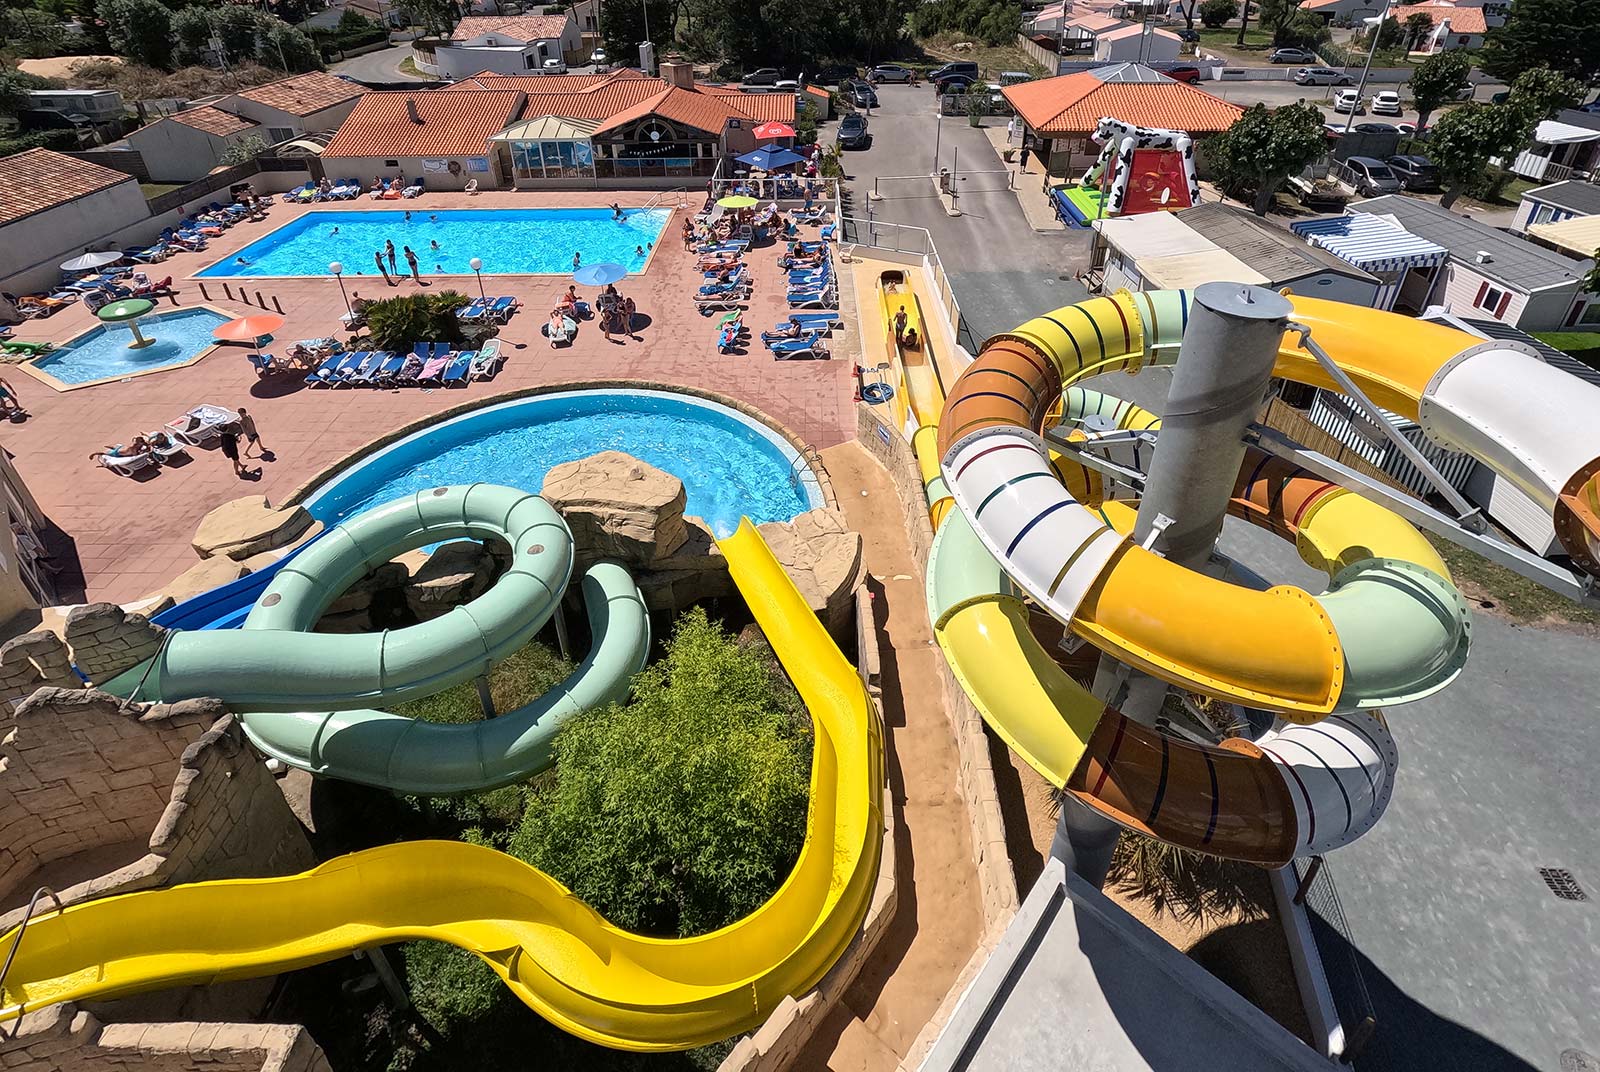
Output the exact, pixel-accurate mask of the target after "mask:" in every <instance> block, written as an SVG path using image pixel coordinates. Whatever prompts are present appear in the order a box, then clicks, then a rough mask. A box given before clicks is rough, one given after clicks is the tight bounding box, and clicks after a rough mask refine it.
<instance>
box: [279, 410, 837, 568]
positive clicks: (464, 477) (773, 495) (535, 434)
mask: <svg viewBox="0 0 1600 1072" xmlns="http://www.w3.org/2000/svg"><path fill="white" fill-rule="evenodd" d="M603 450H620V451H624V452H626V453H628V454H631V455H633V456H634V457H635V458H638V459H640V460H641V461H644V462H647V463H649V464H650V465H653V466H655V467H656V468H658V469H661V470H663V471H664V472H668V473H671V474H672V475H674V476H676V477H677V478H678V479H680V480H682V481H683V485H684V492H685V496H686V498H687V500H688V501H687V505H686V507H685V512H686V513H688V514H691V515H693V516H696V517H700V518H703V519H704V520H705V522H706V524H708V525H710V526H711V529H712V531H713V532H714V533H716V535H717V536H719V537H720V536H727V535H730V534H731V533H732V532H733V531H734V529H736V528H737V527H738V525H739V518H740V516H741V515H745V516H748V517H749V518H750V520H751V521H753V522H756V523H757V524H760V523H762V522H767V521H788V520H789V519H791V518H793V517H795V516H796V515H797V514H802V513H804V512H805V511H807V510H814V509H816V508H817V507H819V506H823V505H825V501H824V498H823V494H822V489H821V487H820V486H819V485H818V483H817V478H816V475H815V474H814V473H813V472H812V471H811V469H810V467H809V466H807V465H805V464H803V463H801V462H800V461H799V460H798V459H799V456H798V455H797V453H796V452H795V449H794V448H793V447H792V446H790V445H789V443H788V442H787V441H786V440H785V439H784V438H783V437H782V436H780V435H778V433H776V432H774V431H773V430H772V429H771V428H768V427H767V426H766V425H764V424H762V423H761V422H759V421H757V420H755V419H753V418H751V417H747V416H745V415H744V414H742V413H739V412H737V411H735V410H732V409H729V408H728V407H726V406H720V405H717V404H716V403H715V402H710V401H706V400H704V399H700V398H695V397H692V396H689V395H682V394H677V393H675V392H671V391H647V390H626V391H624V390H585V391H561V392H557V393H554V394H548V395H537V396H534V397H532V398H523V399H516V400H514V401H511V402H502V403H500V404H498V405H494V406H489V407H487V408H485V409H480V410H473V411H472V412H470V413H464V414H462V415H460V416H458V417H455V418H453V419H451V420H449V421H446V422H444V423H442V424H438V425H434V426H433V427H431V428H427V429H424V430H423V431H420V432H417V433H415V434H413V435H410V436H408V437H406V438H405V439H402V440H400V441H398V442H396V443H392V444H390V445H389V446H387V447H385V448H384V449H383V450H381V451H379V452H378V453H376V454H374V455H371V456H370V457H367V458H363V459H362V460H361V461H360V462H357V463H356V464H355V465H353V466H351V467H350V468H348V469H346V470H344V471H343V472H341V473H338V474H337V475H335V476H333V477H331V478H330V479H329V481H328V482H327V483H325V484H323V485H322V486H321V487H319V488H318V489H317V490H316V491H315V492H314V493H313V494H311V495H310V496H309V497H308V498H306V499H305V500H304V505H305V507H306V509H307V510H308V511H310V513H311V515H312V516H313V517H315V518H317V519H318V520H319V521H322V522H324V523H325V524H330V525H331V524H335V523H337V522H338V521H340V520H342V519H343V518H346V517H349V516H351V515H353V514H357V513H360V512H361V511H362V510H365V509H367V508H368V507H372V506H377V505H379V504H381V503H385V502H388V501H390V500H392V499H396V498H399V497H400V496H402V495H409V494H411V493H413V492H416V491H421V490H423V489H425V488H431V487H437V486H439V485H443V484H467V483H471V482H472V481H475V480H480V481H485V482H488V483H491V484H505V485H507V486H510V487H513V488H522V489H524V490H526V491H531V492H537V491H539V490H540V489H541V488H542V487H543V486H544V478H545V474H546V473H548V472H549V471H550V469H551V468H552V467H553V466H556V465H559V464H561V463H562V462H570V461H576V460H577V459H579V458H587V457H588V456H589V455H591V454H598V453H599V452H600V451H603Z"/></svg>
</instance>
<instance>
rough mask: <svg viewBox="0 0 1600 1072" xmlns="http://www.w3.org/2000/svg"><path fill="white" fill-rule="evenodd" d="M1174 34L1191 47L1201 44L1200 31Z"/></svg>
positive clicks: (1181, 31) (1176, 32)
mask: <svg viewBox="0 0 1600 1072" xmlns="http://www.w3.org/2000/svg"><path fill="white" fill-rule="evenodd" d="M1172 32H1173V33H1175V34H1177V35H1178V40H1179V41H1187V42H1188V43H1189V44H1191V45H1198V44H1199V43H1200V31H1199V30H1174V31H1172ZM1313 58H1315V57H1313Z"/></svg>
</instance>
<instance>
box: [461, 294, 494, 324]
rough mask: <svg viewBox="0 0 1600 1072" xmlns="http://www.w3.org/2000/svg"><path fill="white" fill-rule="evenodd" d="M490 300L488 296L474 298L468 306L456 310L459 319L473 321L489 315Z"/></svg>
mask: <svg viewBox="0 0 1600 1072" xmlns="http://www.w3.org/2000/svg"><path fill="white" fill-rule="evenodd" d="M489 306H490V301H489V299H488V298H473V299H472V301H471V302H470V303H469V304H467V305H466V306H464V307H462V308H461V309H460V310H458V311H457V312H456V319H457V320H464V321H467V322H469V323H470V322H472V321H475V320H482V319H483V318H484V317H486V316H488V315H489Z"/></svg>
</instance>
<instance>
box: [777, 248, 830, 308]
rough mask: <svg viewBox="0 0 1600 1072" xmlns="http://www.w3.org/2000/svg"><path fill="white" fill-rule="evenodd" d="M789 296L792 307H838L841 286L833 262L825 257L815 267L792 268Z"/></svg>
mask: <svg viewBox="0 0 1600 1072" xmlns="http://www.w3.org/2000/svg"><path fill="white" fill-rule="evenodd" d="M787 297H788V299H789V307H790V308H791V309H837V308H838V307H839V305H838V300H839V288H838V286H837V285H836V281H835V280H834V278H833V264H832V262H831V261H829V260H827V259H826V258H824V259H823V260H822V261H820V262H819V263H818V264H817V265H816V267H814V268H794V269H791V270H790V271H789V290H788V294H787Z"/></svg>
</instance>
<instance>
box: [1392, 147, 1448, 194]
mask: <svg viewBox="0 0 1600 1072" xmlns="http://www.w3.org/2000/svg"><path fill="white" fill-rule="evenodd" d="M1384 163H1385V164H1388V165H1389V170H1390V171H1392V172H1394V173H1395V177H1396V178H1398V179H1399V180H1400V185H1402V186H1404V187H1405V188H1406V189H1407V190H1423V191H1427V190H1437V189H1438V188H1439V169H1438V168H1437V167H1435V166H1434V163H1433V161H1432V160H1429V159H1428V158H1427V157H1425V156H1416V155H1414V154H1413V155H1406V156H1391V157H1390V158H1389V159H1387V160H1385V161H1384Z"/></svg>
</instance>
